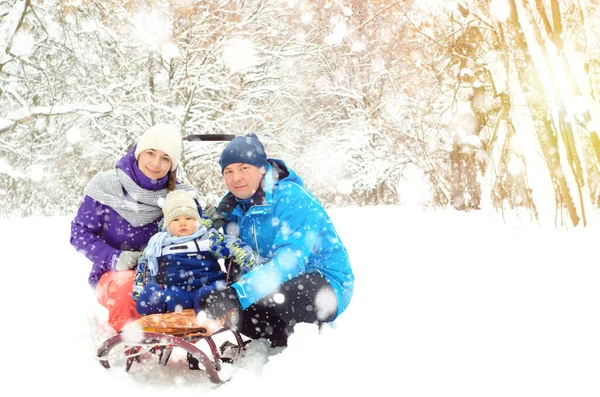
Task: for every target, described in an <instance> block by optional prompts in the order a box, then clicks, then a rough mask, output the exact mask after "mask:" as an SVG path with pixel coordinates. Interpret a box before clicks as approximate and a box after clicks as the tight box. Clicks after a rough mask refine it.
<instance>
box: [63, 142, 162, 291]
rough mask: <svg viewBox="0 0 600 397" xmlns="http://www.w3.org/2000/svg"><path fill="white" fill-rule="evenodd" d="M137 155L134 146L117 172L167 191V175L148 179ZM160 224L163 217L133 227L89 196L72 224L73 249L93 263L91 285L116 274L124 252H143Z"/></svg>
mask: <svg viewBox="0 0 600 397" xmlns="http://www.w3.org/2000/svg"><path fill="white" fill-rule="evenodd" d="M134 152H135V146H134V147H133V148H132V149H131V150H130V151H129V152H128V153H127V154H126V155H125V156H123V157H122V158H121V159H120V160H119V162H118V163H117V165H116V168H119V169H121V170H123V171H124V172H125V173H126V174H127V175H128V176H129V177H130V178H131V179H132V180H133V181H134V182H135V183H137V184H138V185H139V186H140V187H142V188H144V189H148V190H160V189H166V188H167V183H168V179H169V178H168V175H167V176H165V177H164V178H162V179H160V180H158V181H156V180H152V179H150V178H148V177H147V176H145V175H144V174H143V173H142V171H140V169H139V168H138V165H137V161H136V158H135V153H134ZM160 220H161V217H159V218H157V219H156V220H155V221H153V222H152V223H148V224H146V225H143V226H138V227H135V226H132V225H131V224H130V223H129V222H127V221H126V220H125V219H124V218H123V217H121V215H119V214H118V213H117V212H115V210H114V209H112V208H111V207H109V206H107V205H104V204H102V203H100V202H98V201H96V200H94V199H92V198H91V197H90V196H87V195H86V196H85V197H84V198H83V202H82V203H81V205H80V206H79V210H78V211H77V215H76V216H75V218H74V219H73V221H72V222H71V245H73V247H75V249H77V251H79V252H81V253H83V254H84V255H85V256H86V258H88V259H89V260H91V261H92V264H93V265H92V271H91V272H90V275H89V278H88V282H89V283H90V285H91V286H92V287H94V288H95V287H96V284H98V281H99V280H100V277H101V276H102V275H103V274H104V273H106V272H108V271H114V270H115V265H116V263H117V259H118V257H119V255H120V254H121V252H122V251H142V250H143V249H144V248H145V247H146V245H147V244H148V241H150V238H151V237H152V235H154V234H155V233H156V232H158V224H159V222H160Z"/></svg>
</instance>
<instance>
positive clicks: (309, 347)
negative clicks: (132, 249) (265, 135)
mask: <svg viewBox="0 0 600 397" xmlns="http://www.w3.org/2000/svg"><path fill="white" fill-rule="evenodd" d="M330 213H331V214H332V216H333V219H334V221H335V223H336V225H337V228H338V231H339V232H340V234H341V236H342V239H343V241H344V242H345V244H346V245H347V247H348V250H349V253H350V256H351V259H352V263H353V268H354V272H355V275H356V290H355V294H354V298H353V301H352V302H351V304H350V306H349V308H348V310H347V311H346V312H345V313H344V314H342V316H341V317H340V318H339V319H338V320H337V321H336V322H335V324H334V326H333V327H331V328H325V330H324V331H325V332H323V333H322V334H321V335H318V332H317V329H316V328H315V327H313V326H309V325H305V326H302V327H300V328H298V329H297V332H296V333H295V334H294V335H293V336H292V337H291V338H290V340H289V347H288V348H287V349H285V350H284V351H283V352H279V353H278V354H272V355H268V354H267V351H268V350H269V349H266V348H265V347H264V346H263V345H262V344H261V342H252V343H251V344H250V345H249V351H248V354H247V355H246V357H245V358H244V359H243V360H240V361H239V362H238V363H237V364H235V365H234V366H229V367H227V368H226V369H225V370H224V374H225V373H227V374H233V377H232V378H231V380H230V381H229V382H228V383H226V384H224V385H221V386H216V385H214V384H211V383H209V382H208V381H207V379H206V378H205V376H204V375H203V373H202V372H198V371H189V370H187V369H186V368H185V362H184V356H183V355H181V354H179V355H178V353H177V352H174V353H173V356H172V358H171V361H170V362H169V364H168V366H167V367H159V366H157V365H156V364H155V362H154V361H152V362H149V363H147V364H145V365H140V364H137V363H134V364H133V367H132V369H131V371H130V373H125V372H124V371H123V370H122V369H121V368H113V369H111V370H108V371H107V370H105V369H104V368H102V367H101V366H100V364H99V363H98V362H97V361H96V360H95V357H94V354H95V351H96V349H97V348H98V345H99V344H100V343H101V341H102V340H103V338H104V337H105V335H101V331H100V329H99V328H97V327H92V328H90V326H89V323H88V318H94V317H97V318H98V319H99V320H100V321H101V322H102V321H103V318H104V317H103V316H104V315H105V313H104V312H103V310H101V309H100V308H99V306H98V305H97V304H96V303H95V301H94V300H93V298H92V292H91V290H90V289H89V287H88V285H87V274H88V272H89V269H90V266H91V265H90V263H89V262H88V261H87V260H86V259H85V258H84V257H83V256H81V255H80V254H78V253H77V252H75V250H74V249H73V248H72V247H71V246H70V244H69V227H70V225H69V222H70V218H65V217H54V218H23V219H0V239H1V241H2V246H3V247H4V255H3V264H4V266H3V278H2V279H3V280H4V283H3V285H4V288H3V289H2V292H0V294H1V297H2V301H3V302H4V305H3V307H4V315H3V318H4V320H3V327H2V331H1V332H2V338H3V339H4V340H5V344H4V345H3V349H2V357H3V361H4V365H3V366H2V370H1V372H2V379H3V387H4V388H5V389H6V390H8V391H10V390H19V392H20V393H22V394H24V395H34V396H35V395H42V394H44V395H45V394H46V393H47V392H48V390H61V392H64V393H67V394H70V393H71V392H78V393H82V392H83V393H85V395H86V396H125V395H132V396H133V395H140V396H142V395H143V396H154V395H156V396H163V397H164V396H165V395H166V394H165V392H174V393H177V394H170V395H171V396H174V395H177V396H178V397H182V396H195V397H197V396H199V395H201V396H211V395H214V396H217V395H218V396H345V395H353V396H354V395H361V393H364V392H366V393H369V395H372V396H375V395H386V396H387V395H393V396H461V397H466V396H476V397H482V396H485V397H489V396H511V397H513V396H527V397H531V396H544V397H546V396H578V397H583V396H595V397H597V396H598V395H600V384H599V381H598V379H599V376H598V374H599V373H600V359H599V357H600V321H599V318H598V302H600V288H599V285H600V278H599V275H600V271H599V270H598V259H597V250H596V247H597V240H598V235H599V233H598V230H597V229H596V228H593V227H588V228H585V229H574V230H570V231H564V230H561V231H555V230H552V229H548V228H539V227H537V226H533V225H528V224H522V223H521V224H520V225H515V226H511V225H505V224H503V223H502V222H501V220H500V218H499V216H497V215H490V214H486V213H484V212H471V213H466V214H465V213H462V212H456V211H452V210H450V211H438V212H423V211H422V210H421V209H419V208H418V207H409V206H406V207H396V206H391V207H385V206H381V207H366V208H357V207H347V208H344V209H336V210H331V211H330ZM8 324H10V325H8Z"/></svg>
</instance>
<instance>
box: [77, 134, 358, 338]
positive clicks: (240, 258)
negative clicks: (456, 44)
mask: <svg viewBox="0 0 600 397" xmlns="http://www.w3.org/2000/svg"><path fill="white" fill-rule="evenodd" d="M181 151H182V136H181V133H180V131H179V129H178V128H177V127H175V126H173V125H169V124H157V125H154V126H152V127H150V128H148V129H147V130H146V131H145V132H144V133H143V134H142V135H141V136H140V137H139V139H138V141H137V143H136V144H135V145H134V146H133V147H132V148H131V150H129V152H128V153H127V154H125V156H123V157H122V158H121V159H120V160H119V161H118V162H117V164H116V166H115V168H114V169H111V170H108V171H103V172H100V173H98V174H97V175H96V176H94V178H92V180H91V181H90V182H89V184H88V185H87V186H86V188H85V191H84V197H83V200H82V203H81V205H80V207H79V209H78V211H77V214H76V216H75V218H74V219H73V221H72V222H71V244H72V245H73V246H74V247H75V249H77V251H79V252H80V253H82V254H83V255H85V256H86V257H87V258H88V259H89V260H90V261H91V262H92V270H91V272H90V275H89V279H88V281H89V284H90V285H91V286H92V288H93V289H94V290H95V293H96V298H97V300H98V302H99V303H100V304H101V305H102V306H104V307H105V308H106V309H107V310H108V322H109V324H110V325H111V326H112V327H113V328H114V329H115V330H116V331H117V332H121V331H122V330H123V329H124V327H125V326H126V325H127V324H128V323H130V322H132V321H135V320H136V319H138V318H140V317H141V316H143V315H147V314H152V313H165V312H173V311H179V310H182V309H192V308H193V309H194V311H195V312H196V314H197V315H198V316H206V317H207V318H220V317H222V316H227V319H228V325H229V327H231V328H232V329H237V330H238V331H239V332H240V333H242V334H243V335H245V336H247V337H248V338H251V339H259V338H266V339H267V340H269V341H270V343H271V346H273V347H277V346H287V341H288V337H289V336H290V335H291V334H292V333H293V331H294V326H295V325H296V324H297V323H314V324H323V323H327V322H332V321H333V320H335V319H336V318H337V317H338V316H339V315H340V314H341V313H343V312H344V310H345V309H346V308H347V306H348V304H349V303H350V300H351V298H352V293H353V289H354V275H353V272H352V268H351V265H350V261H349V258H348V253H347V251H346V248H345V247H344V244H343V243H342V241H341V239H340V237H339V235H338V234H337V232H336V230H335V227H334V225H333V223H332V221H331V219H330V217H329V216H328V214H327V212H326V210H325V209H324V207H323V206H322V205H321V204H320V202H319V200H318V199H317V198H316V197H315V196H314V195H313V194H312V193H311V192H310V191H309V190H307V188H306V187H305V186H304V183H303V181H302V179H301V177H300V176H299V175H298V174H296V172H294V171H293V170H292V169H291V168H289V167H288V166H287V165H286V164H285V162H284V161H282V160H280V159H274V158H269V157H268V156H267V154H266V152H265V147H264V146H263V143H262V142H261V141H260V140H259V138H258V136H257V135H256V134H254V133H248V134H246V135H244V136H238V137H236V138H235V139H233V140H232V141H230V142H229V143H228V144H227V146H226V147H225V148H224V150H223V152H222V153H221V155H220V158H219V165H220V168H221V172H222V175H223V180H224V182H225V185H226V186H227V189H228V191H227V193H226V194H225V195H224V196H223V198H222V199H221V201H220V203H218V204H217V205H216V207H215V206H210V205H207V208H204V209H203V208H201V206H200V203H199V198H198V194H197V192H196V189H195V188H194V187H193V186H191V185H189V184H186V183H183V182H180V181H178V179H177V169H178V167H179V161H180V156H181ZM221 258H222V259H224V260H225V263H231V264H232V268H233V269H232V271H231V272H229V271H224V270H222V267H221V266H220V265H219V262H218V260H219V259H221Z"/></svg>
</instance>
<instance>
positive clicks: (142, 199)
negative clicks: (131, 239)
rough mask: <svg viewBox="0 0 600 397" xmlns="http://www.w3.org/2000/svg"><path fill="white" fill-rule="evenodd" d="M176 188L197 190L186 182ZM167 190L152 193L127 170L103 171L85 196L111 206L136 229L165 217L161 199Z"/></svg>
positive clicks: (93, 181)
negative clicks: (130, 175)
mask: <svg viewBox="0 0 600 397" xmlns="http://www.w3.org/2000/svg"><path fill="white" fill-rule="evenodd" d="M176 189H184V190H187V191H194V192H195V191H196V189H194V187H193V186H191V185H189V184H187V183H182V184H178V185H177V187H176ZM167 193H168V191H167V189H160V190H148V189H144V188H142V187H140V186H139V185H138V184H137V183H135V182H134V181H133V180H132V179H131V178H130V177H129V176H128V175H127V174H126V173H125V172H123V170H120V169H118V168H115V169H114V170H109V171H104V172H99V173H98V174H96V176H94V177H93V178H92V180H91V181H90V183H89V184H88V185H87V187H86V188H85V194H86V195H88V196H90V197H91V198H93V199H94V200H96V201H98V202H100V203H102V204H104V205H106V206H108V207H111V208H112V209H113V210H115V211H116V212H117V213H118V214H119V215H121V216H122V217H123V218H125V220H126V221H127V222H129V223H130V224H131V225H132V226H136V227H137V226H143V225H147V224H149V223H152V222H154V221H155V220H157V219H158V218H160V217H161V216H162V209H161V207H160V206H159V199H161V198H162V199H164V198H165V196H166V195H167Z"/></svg>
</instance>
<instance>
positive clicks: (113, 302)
mask: <svg viewBox="0 0 600 397" xmlns="http://www.w3.org/2000/svg"><path fill="white" fill-rule="evenodd" d="M181 142H182V139H181V134H180V133H179V131H178V130H177V128H175V127H174V126H172V125H168V124H157V125H155V126H153V127H150V128H149V129H148V130H146V132H144V134H143V135H142V136H141V137H140V138H139V140H138V142H137V144H136V145H135V146H134V147H133V148H132V149H131V150H130V151H129V152H128V153H127V154H126V155H125V156H124V157H122V158H121V159H120V160H119V162H118V163H117V165H116V167H115V169H112V170H109V171H103V172H100V173H98V174H97V175H96V176H95V177H94V178H92V180H91V181H90V183H89V184H88V185H87V187H86V188H85V197H84V198H83V202H82V203H81V205H80V207H79V210H78V212H77V215H76V216H75V218H74V219H73V221H72V222H71V245H73V247H75V248H76V249H77V251H79V252H81V253H82V254H83V255H85V256H86V258H88V259H89V260H91V261H92V270H91V272H90V275H89V279H88V281H89V283H90V285H91V286H92V288H94V289H95V291H96V299H97V300H98V302H99V303H100V304H101V305H102V306H104V307H105V308H106V309H108V323H109V324H110V325H111V326H112V327H113V328H114V329H115V330H116V331H117V332H120V331H121V330H122V329H123V327H124V326H125V325H126V324H127V323H129V322H131V321H133V320H136V319H138V318H139V317H140V315H139V314H138V312H137V311H136V308H135V302H134V301H133V299H132V287H133V279H134V277H135V267H136V266H137V259H138V258H139V257H140V255H141V251H142V250H143V249H144V248H145V247H146V245H147V244H148V241H149V240H150V237H152V235H154V234H155V233H156V232H157V231H158V225H159V221H160V219H161V218H162V211H161V208H160V206H159V202H161V201H162V200H164V198H165V196H166V195H167V193H168V192H169V191H172V190H175V189H185V190H188V191H195V189H194V188H193V187H192V186H191V185H188V184H178V183H177V178H176V170H177V166H178V164H179V157H180V155H181Z"/></svg>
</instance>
